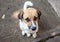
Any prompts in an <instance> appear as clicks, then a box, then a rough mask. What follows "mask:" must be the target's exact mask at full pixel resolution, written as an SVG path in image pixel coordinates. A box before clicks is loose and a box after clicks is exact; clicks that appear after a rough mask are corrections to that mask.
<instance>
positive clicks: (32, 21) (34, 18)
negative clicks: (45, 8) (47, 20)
mask: <svg viewBox="0 0 60 42" xmlns="http://www.w3.org/2000/svg"><path fill="white" fill-rule="evenodd" d="M40 16H41V12H40V11H39V10H37V9H34V8H28V9H26V10H23V11H21V12H20V14H19V15H18V18H19V19H20V20H21V21H24V23H25V24H26V25H27V26H28V28H29V29H31V30H32V31H35V30H36V28H38V20H39V19H40Z"/></svg>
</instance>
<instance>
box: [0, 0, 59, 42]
mask: <svg viewBox="0 0 60 42" xmlns="http://www.w3.org/2000/svg"><path fill="white" fill-rule="evenodd" d="M25 1H27V0H0V42H36V41H38V40H41V39H43V38H46V37H48V36H50V35H51V34H52V33H58V32H60V18H59V17H58V15H57V13H56V12H55V10H54V9H53V8H52V6H51V5H50V3H48V1H47V0H38V1H37V0H30V1H32V2H33V3H34V7H37V8H38V9H39V10H40V11H41V12H42V15H41V19H40V22H39V23H40V24H39V31H38V33H37V35H38V36H37V38H36V39H33V38H32V37H30V38H27V37H26V36H25V37H24V36H22V35H21V30H20V29H19V25H18V19H17V18H15V17H14V16H13V13H14V12H15V11H18V10H19V9H22V7H23V4H24V2H25ZM3 14H5V18H4V19H1V17H2V15H3ZM14 15H15V14H14ZM15 16H16V15H15Z"/></svg>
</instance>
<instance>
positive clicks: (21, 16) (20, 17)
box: [18, 10, 24, 19]
mask: <svg viewBox="0 0 60 42" xmlns="http://www.w3.org/2000/svg"><path fill="white" fill-rule="evenodd" d="M23 14H24V12H23V10H21V11H20V13H19V14H18V19H22V18H23Z"/></svg>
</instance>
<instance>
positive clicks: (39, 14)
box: [37, 10, 41, 19]
mask: <svg viewBox="0 0 60 42" xmlns="http://www.w3.org/2000/svg"><path fill="white" fill-rule="evenodd" d="M37 14H38V18H39V19H40V16H41V11H40V10H37Z"/></svg>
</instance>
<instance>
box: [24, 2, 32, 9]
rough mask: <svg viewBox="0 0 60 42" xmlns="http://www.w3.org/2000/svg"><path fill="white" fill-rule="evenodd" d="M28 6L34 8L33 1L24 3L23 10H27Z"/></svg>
mask: <svg viewBox="0 0 60 42" xmlns="http://www.w3.org/2000/svg"><path fill="white" fill-rule="evenodd" d="M28 6H33V3H32V2H31V1H26V2H25V3H24V6H23V9H24V10H25V9H27V7H28Z"/></svg>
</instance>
